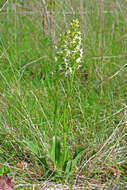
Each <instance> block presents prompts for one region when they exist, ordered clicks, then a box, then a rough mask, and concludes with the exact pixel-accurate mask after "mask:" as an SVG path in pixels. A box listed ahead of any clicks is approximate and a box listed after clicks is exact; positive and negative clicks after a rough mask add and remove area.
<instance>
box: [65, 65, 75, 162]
mask: <svg viewBox="0 0 127 190" xmlns="http://www.w3.org/2000/svg"><path fill="white" fill-rule="evenodd" d="M74 75H75V69H74V71H73V72H72V76H71V78H70V89H69V93H68V94H67V97H66V100H65V104H64V121H63V129H64V158H63V166H64V163H65V161H66V151H67V121H66V115H67V109H68V104H69V101H70V97H71V94H72V90H73V80H74Z"/></svg>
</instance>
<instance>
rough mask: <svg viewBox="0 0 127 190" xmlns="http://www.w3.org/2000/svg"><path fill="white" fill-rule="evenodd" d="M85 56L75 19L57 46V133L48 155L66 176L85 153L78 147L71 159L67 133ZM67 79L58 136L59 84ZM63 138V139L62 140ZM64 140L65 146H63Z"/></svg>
mask: <svg viewBox="0 0 127 190" xmlns="http://www.w3.org/2000/svg"><path fill="white" fill-rule="evenodd" d="M82 58H83V48H82V36H81V32H80V28H79V21H78V19H74V20H73V21H72V23H71V27H70V30H67V31H66V32H65V33H64V34H61V35H60V37H59V40H58V45H57V46H56V56H55V61H56V65H57V73H56V74H57V76H59V77H58V79H59V80H57V81H56V96H55V97H56V103H55V111H54V131H55V135H54V136H53V137H52V140H51V144H50V148H49V149H48V153H49V154H48V156H49V158H50V159H51V160H52V162H53V164H54V169H55V171H56V170H58V171H60V172H62V173H61V174H63V175H65V176H66V177H67V176H69V175H70V174H71V173H72V171H73V168H74V167H75V165H76V163H77V161H78V160H79V158H80V157H81V155H82V154H83V152H84V151H83V148H81V147H80V148H78V150H76V152H75V153H74V156H73V159H72V160H70V159H69V146H68V145H67V135H68V133H69V126H68V117H69V107H71V101H70V98H71V95H72V91H73V83H74V77H75V74H76V71H77V70H78V69H79V68H80V66H81V63H82ZM62 79H64V80H67V84H68V86H67V91H66V93H65V97H64V102H63V105H64V108H63V115H62V116H63V138H62V137H59V136H57V127H59V126H58V125H57V124H56V120H57V119H58V118H57V111H58V96H59V95H58V86H60V85H59V81H60V80H62ZM62 139H63V140H62ZM62 142H63V147H62ZM62 148H63V149H62Z"/></svg>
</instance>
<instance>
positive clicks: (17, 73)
mask: <svg viewBox="0 0 127 190" xmlns="http://www.w3.org/2000/svg"><path fill="white" fill-rule="evenodd" d="M43 2H44V1H40V2H36V1H34V0H33V1H32V0H30V1H29V2H26V1H23V0H20V1H18V0H15V1H11V2H8V3H7V4H6V5H5V7H4V9H2V10H1V11H0V174H2V173H7V174H8V175H9V176H10V177H13V183H14V184H15V188H14V189H34V186H33V184H35V185H36V184H39V185H40V187H38V188H41V186H42V189H46V186H47V185H49V184H50V183H52V184H54V185H53V187H55V185H56V184H57V183H58V184H66V185H67V186H68V188H69V189H74V187H75V186H76V185H77V187H75V188H76V189H78V187H80V188H79V189H111V190H112V189H120V190H123V189H127V137H126V136H127V61H126V60H127V14H126V12H127V1H126V0H124V1H123V0H112V1H110V0H103V1H101V0H100V1H99V0H89V1H88V0H84V1H82V2H83V3H82V4H81V1H76V0H73V2H72V1H64V0H63V1H61V3H60V2H59V1H58V0H56V1H55V3H54V4H53V16H54V18H53V19H54V22H52V23H53V26H51V25H50V31H49V25H48V24H47V26H46V29H45V30H46V32H45V34H44V31H43V29H44V28H43V27H44V26H43V24H42V14H41V11H40V10H41V5H42V8H44V7H45V6H46V5H44V4H43ZM47 2H48V1H47ZM69 2H71V5H69ZM78 2H80V5H82V6H81V7H80V9H78V7H77V3H78ZM72 7H73V9H72ZM39 8H40V9H39ZM50 9H51V5H50V1H49V2H48V6H47V11H48V10H49V12H50ZM70 12H71V13H70ZM50 13H51V12H50ZM72 13H73V14H72ZM50 16H52V15H51V14H50ZM72 18H78V19H79V21H80V25H81V26H80V28H81V32H82V38H83V41H82V43H83V49H84V57H83V63H82V67H81V68H80V69H79V70H78V72H77V73H76V75H75V78H74V84H73V91H72V94H71V98H70V100H69V103H68V108H67V110H66V115H65V107H64V104H65V99H66V94H67V90H68V80H67V79H66V77H63V78H62V79H60V81H59V85H58V86H57V88H56V81H57V80H59V77H58V76H57V72H55V71H56V67H57V65H56V62H55V50H54V48H53V46H54V43H55V44H57V39H58V36H59V34H60V33H64V31H65V30H66V29H67V28H69V26H70V23H71V21H72ZM54 34H55V35H54ZM54 36H55V37H54ZM51 37H52V38H51ZM52 40H53V42H52ZM56 89H57V90H56ZM56 92H57V93H56ZM64 123H66V125H67V128H68V130H67V131H66V140H67V147H68V149H69V157H68V161H69V162H68V163H71V164H72V162H71V161H72V160H73V157H74V153H75V150H76V151H77V152H78V153H79V154H80V153H82V154H80V155H79V157H78V158H77V160H76V162H75V165H74V167H73V168H72V170H71V168H69V169H68V171H67V170H66V172H65V170H64V169H65V168H64V169H63V168H62V172H61V171H60V170H61V166H59V167H56V168H55V166H56V163H57V160H53V159H52V158H51V155H52V154H53V156H54V154H55V156H56V152H55V153H54V152H52V153H51V154H49V152H47V149H49V150H50V151H52V150H54V151H56V147H53V146H52V145H53V144H52V142H51V141H52V138H53V137H54V135H57V137H59V139H60V143H61V149H62V150H61V152H62V151H64V150H63V149H64V145H65V144H64V140H63V139H64ZM55 143H56V141H55ZM55 146H56V144H55ZM51 149H52V150H51ZM57 150H58V149H57ZM66 150H67V149H66ZM82 150H83V152H82ZM77 152H76V156H77V155H78V153H77ZM72 165H73V164H72ZM69 166H70V165H69ZM35 188H37V187H35ZM58 189H66V187H64V186H62V187H59V188H58Z"/></svg>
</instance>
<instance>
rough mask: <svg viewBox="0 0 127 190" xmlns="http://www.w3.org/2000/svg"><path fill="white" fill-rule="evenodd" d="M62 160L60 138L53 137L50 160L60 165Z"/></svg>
mask: <svg viewBox="0 0 127 190" xmlns="http://www.w3.org/2000/svg"><path fill="white" fill-rule="evenodd" d="M60 158H61V141H60V139H59V137H57V136H53V138H52V142H51V148H50V159H51V160H52V161H53V162H54V164H57V165H59V163H60Z"/></svg>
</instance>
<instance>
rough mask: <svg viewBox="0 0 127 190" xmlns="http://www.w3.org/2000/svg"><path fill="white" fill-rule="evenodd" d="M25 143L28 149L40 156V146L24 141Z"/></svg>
mask: <svg viewBox="0 0 127 190" xmlns="http://www.w3.org/2000/svg"><path fill="white" fill-rule="evenodd" d="M23 143H24V144H26V146H27V148H28V149H29V150H30V151H31V152H33V153H34V154H36V155H37V156H38V146H37V145H36V144H34V143H33V142H32V141H29V140H23Z"/></svg>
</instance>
